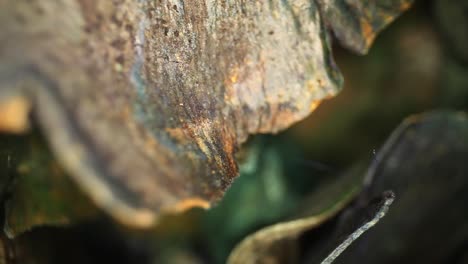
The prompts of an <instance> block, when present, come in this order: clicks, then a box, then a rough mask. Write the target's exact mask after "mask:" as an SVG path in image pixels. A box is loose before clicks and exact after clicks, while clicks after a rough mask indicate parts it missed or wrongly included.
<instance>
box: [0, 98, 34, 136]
mask: <svg viewBox="0 0 468 264" xmlns="http://www.w3.org/2000/svg"><path fill="white" fill-rule="evenodd" d="M30 109H31V104H30V103H29V101H28V100H27V99H25V98H24V97H20V96H18V97H13V98H9V99H8V100H6V101H5V102H0V131H5V132H10V133H23V132H25V131H27V130H28V128H29V112H30Z"/></svg>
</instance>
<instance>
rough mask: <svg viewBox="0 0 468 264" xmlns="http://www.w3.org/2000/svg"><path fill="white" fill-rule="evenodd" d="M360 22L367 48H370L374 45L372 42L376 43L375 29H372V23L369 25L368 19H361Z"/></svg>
mask: <svg viewBox="0 0 468 264" xmlns="http://www.w3.org/2000/svg"><path fill="white" fill-rule="evenodd" d="M360 22H361V31H362V36H363V37H364V40H365V42H366V46H367V47H370V45H372V42H374V39H375V36H376V34H375V31H374V28H373V27H372V25H371V23H369V21H368V20H367V19H366V18H362V19H360Z"/></svg>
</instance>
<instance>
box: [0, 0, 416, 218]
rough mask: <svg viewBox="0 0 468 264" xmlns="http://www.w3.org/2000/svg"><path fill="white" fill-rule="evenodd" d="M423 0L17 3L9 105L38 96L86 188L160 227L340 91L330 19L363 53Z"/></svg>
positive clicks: (41, 113)
mask: <svg viewBox="0 0 468 264" xmlns="http://www.w3.org/2000/svg"><path fill="white" fill-rule="evenodd" d="M411 2H412V1H410V0H404V1H402V0H391V1H382V2H380V1H379V2H378V3H377V2H375V1H367V0H361V1H359V0H354V1H344V0H336V1H320V0H317V1H309V0H307V1H306V0H294V1H240V0H229V1H212V0H210V1H202V0H199V1H192V2H190V4H186V3H184V2H181V1H174V0H165V1H145V0H142V1H131V0H118V1H113V2H106V1H92V0H59V1H39V0H35V1H25V0H18V1H5V0H4V1H1V2H0V4H1V5H2V8H1V9H0V25H1V26H0V54H1V57H0V60H1V61H0V105H5V103H6V102H11V100H12V98H18V97H19V98H24V99H25V100H26V101H27V105H30V106H31V109H32V110H31V111H32V115H33V118H35V119H36V120H37V121H38V124H39V126H40V128H41V129H42V131H43V133H44V134H45V135H46V138H47V139H48V142H49V144H50V146H51V148H52V150H53V152H54V153H55V156H56V158H57V159H58V160H59V161H60V163H61V164H62V165H63V166H64V167H65V169H66V171H67V172H68V173H69V174H70V175H71V176H72V177H73V179H74V180H75V181H76V182H77V183H78V184H79V185H80V186H81V187H82V189H83V190H84V191H86V192H87V193H88V194H89V196H90V197H91V198H92V199H93V200H94V201H95V202H96V203H97V204H98V205H99V206H100V207H101V208H103V209H105V210H106V211H107V212H109V213H110V214H111V215H113V216H114V217H115V218H117V219H118V220H120V221H121V222H123V223H127V224H129V225H134V226H148V225H150V224H152V223H153V222H154V220H155V219H156V217H157V214H158V213H161V212H174V211H180V210H184V209H187V208H190V207H193V206H201V207H205V208H207V207H209V205H210V203H211V202H212V201H216V200H217V199H219V198H220V197H221V196H222V195H223V193H224V191H225V190H226V188H228V187H229V185H230V184H231V182H232V180H233V179H234V177H235V176H236V175H237V173H238V168H237V164H236V161H235V158H234V154H235V153H236V151H237V149H238V148H239V146H240V145H241V144H242V143H243V142H245V140H246V139H247V137H248V135H250V134H255V133H274V132H277V131H280V130H282V129H285V128H286V127H288V126H290V125H291V124H293V123H294V122H297V121H298V120H301V119H303V118H304V117H306V116H307V115H308V114H309V113H310V112H311V111H312V110H313V109H314V108H315V107H317V105H318V104H319V102H320V101H321V100H323V99H325V98H328V97H330V96H333V95H335V94H336V93H337V92H338V90H339V88H340V87H341V83H342V77H341V75H340V73H339V71H338V70H337V68H336V66H335V64H334V62H333V59H332V57H331V48H330V39H331V36H330V34H329V28H330V29H331V30H333V32H335V35H336V36H338V39H340V40H341V42H342V43H344V44H345V45H346V46H347V47H350V48H351V49H353V50H356V51H361V52H363V51H365V50H367V48H368V47H369V45H370V43H371V42H372V40H373V39H374V36H375V34H376V33H377V32H378V31H379V30H380V29H382V27H383V26H384V25H386V24H387V23H389V22H390V21H391V20H392V19H393V18H394V17H395V16H397V15H398V14H399V13H400V12H401V11H402V10H403V9H405V8H406V7H407V6H409V4H410V3H411ZM347 32H349V33H350V34H344V33H347ZM343 34H344V35H343ZM22 109H24V108H22ZM0 110H1V109H0ZM5 115H6V114H5V112H3V113H1V114H0V116H5ZM22 116H24V115H18V118H21V117H22ZM10 117H11V116H10V114H8V118H10ZM18 120H19V119H18ZM4 123H5V122H4ZM5 124H6V123H5ZM10 124H11V123H10ZM18 124H20V125H19V126H16V128H22V127H24V126H23V125H24V124H23V122H18ZM7 130H8V129H7ZM9 130H13V129H9ZM18 130H20V129H18Z"/></svg>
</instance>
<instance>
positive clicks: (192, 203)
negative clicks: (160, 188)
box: [166, 197, 211, 213]
mask: <svg viewBox="0 0 468 264" xmlns="http://www.w3.org/2000/svg"><path fill="white" fill-rule="evenodd" d="M210 207H211V205H210V203H209V202H208V201H206V200H203V199H201V198H198V197H193V198H187V199H185V200H182V201H180V202H178V203H176V204H175V205H173V206H171V207H170V208H168V209H166V211H168V212H170V213H181V212H184V211H187V210H189V209H191V208H203V209H209V208H210Z"/></svg>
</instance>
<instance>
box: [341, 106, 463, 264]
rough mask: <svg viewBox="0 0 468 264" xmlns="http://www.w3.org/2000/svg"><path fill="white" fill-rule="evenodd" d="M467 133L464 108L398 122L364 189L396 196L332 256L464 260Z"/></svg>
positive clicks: (360, 260)
mask: <svg viewBox="0 0 468 264" xmlns="http://www.w3.org/2000/svg"><path fill="white" fill-rule="evenodd" d="M467 135H468V117H467V115H466V113H457V112H434V113H429V114H424V115H419V116H414V117H411V118H409V119H407V120H406V121H405V122H404V123H403V124H402V125H400V127H399V128H398V129H397V130H396V131H395V132H394V133H393V134H392V136H391V138H390V139H389V140H388V141H387V143H386V144H385V146H384V148H383V150H382V151H381V152H380V154H379V155H378V156H377V159H376V162H375V164H374V165H373V166H372V167H371V169H370V170H369V174H368V182H369V191H370V193H369V195H374V194H375V193H379V192H381V191H382V190H384V189H392V190H393V191H394V192H395V194H396V196H397V199H396V200H395V203H394V204H393V205H392V209H391V210H390V212H389V214H388V215H387V216H386V217H385V219H384V221H382V222H381V223H380V224H379V225H377V226H376V227H375V228H374V229H373V230H372V232H369V233H368V234H367V235H366V237H365V238H363V239H360V240H358V241H356V243H355V244H353V245H352V246H351V247H350V248H349V249H348V250H347V251H345V252H344V253H343V255H342V256H341V257H340V259H338V260H337V262H338V263H348V264H349V263H395V262H398V263H464V262H463V259H462V258H463V254H462V252H466V241H467V238H468V223H467V221H466V219H467V216H468V215H467V213H466V202H467V201H468V179H467V177H466V172H467V171H468V163H467V162H466V160H467V159H468V136H467ZM457 261H459V262H457Z"/></svg>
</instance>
